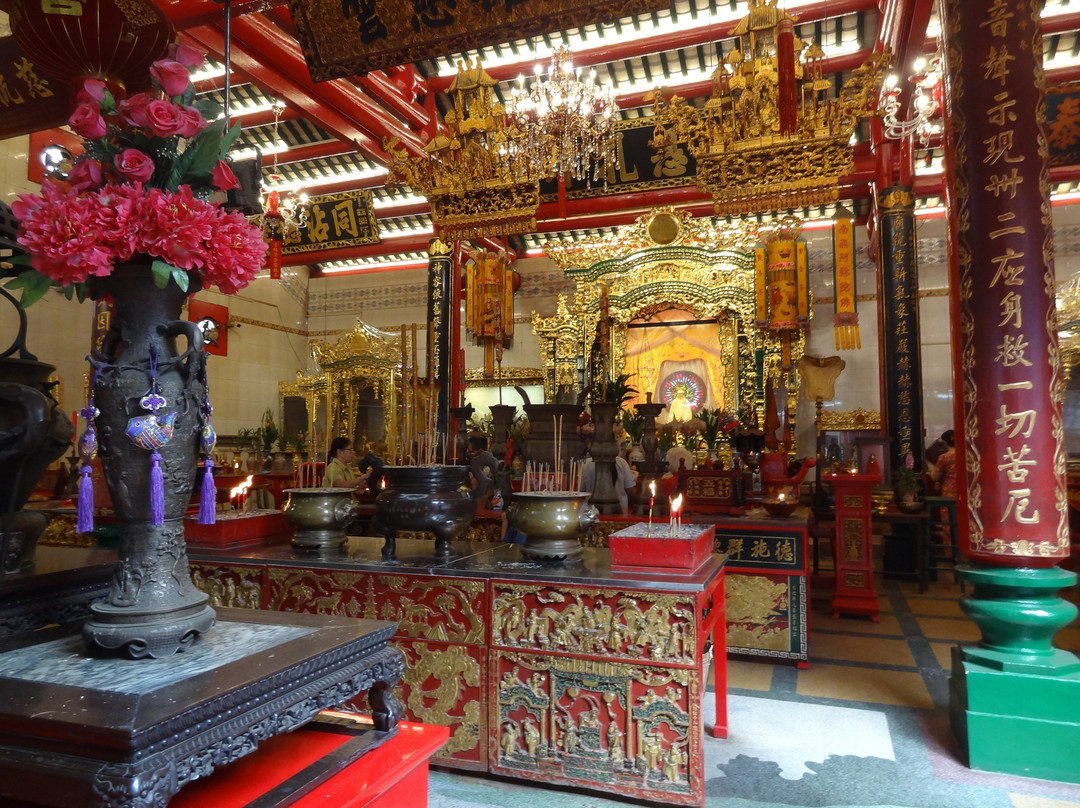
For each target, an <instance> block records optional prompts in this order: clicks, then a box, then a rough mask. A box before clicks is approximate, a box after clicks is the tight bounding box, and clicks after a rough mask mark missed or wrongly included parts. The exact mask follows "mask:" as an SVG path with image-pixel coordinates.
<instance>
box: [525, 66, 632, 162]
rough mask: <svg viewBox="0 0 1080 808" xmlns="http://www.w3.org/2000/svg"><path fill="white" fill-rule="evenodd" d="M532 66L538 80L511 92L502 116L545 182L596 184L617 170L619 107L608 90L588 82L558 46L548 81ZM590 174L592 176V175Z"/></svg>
mask: <svg viewBox="0 0 1080 808" xmlns="http://www.w3.org/2000/svg"><path fill="white" fill-rule="evenodd" d="M541 72H542V68H541V67H540V65H537V66H536V73H537V80H536V81H535V82H533V84H532V86H526V84H525V78H524V77H523V76H522V77H519V78H518V84H517V86H516V87H514V88H512V89H511V91H510V99H509V101H508V103H507V106H506V112H507V115H508V117H509V119H510V120H511V122H512V123H513V124H514V125H515V126H517V127H518V128H520V129H521V130H522V131H523V132H524V133H525V136H526V137H525V142H526V148H527V149H528V151H529V153H530V155H531V156H532V158H533V159H535V160H537V161H539V163H540V164H541V165H542V173H543V174H544V176H548V177H556V176H557V177H560V178H565V177H572V178H573V179H575V180H582V179H585V180H590V181H592V180H600V179H602V178H604V177H606V176H607V172H608V169H609V168H612V167H614V168H617V167H618V152H617V151H616V149H615V124H616V122H617V121H618V119H619V107H618V105H617V104H616V103H615V94H614V92H613V90H612V89H611V87H610V86H607V85H602V84H599V83H597V81H596V72H595V71H591V72H590V75H589V77H588V78H587V79H584V78H582V75H581V70H580V69H575V68H574V55H573V53H571V52H570V49H569V48H568V47H566V46H565V45H560V46H559V47H558V49H556V51H555V52H554V53H553V54H552V55H551V64H550V66H549V67H548V72H547V78H546V80H545V79H544V78H543V77H542V75H541ZM590 169H591V172H590Z"/></svg>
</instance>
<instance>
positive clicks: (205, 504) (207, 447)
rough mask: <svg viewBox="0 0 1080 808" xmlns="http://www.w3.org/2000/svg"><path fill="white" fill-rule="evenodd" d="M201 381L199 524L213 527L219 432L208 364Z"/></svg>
mask: <svg viewBox="0 0 1080 808" xmlns="http://www.w3.org/2000/svg"><path fill="white" fill-rule="evenodd" d="M199 379H200V381H202V383H203V401H202V407H201V411H200V420H201V421H202V437H201V445H202V453H203V480H202V486H201V487H200V489H199V524H200V525H212V524H214V523H215V522H216V521H217V501H216V500H217V489H216V488H215V487H214V446H215V445H217V432H215V431H214V425H213V424H211V423H210V414H211V413H213V411H214V408H213V407H211V406H210V383H209V381H208V380H207V378H206V363H205V362H203V363H202V367H201V368H200V370H199Z"/></svg>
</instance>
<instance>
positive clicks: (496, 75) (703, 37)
mask: <svg viewBox="0 0 1080 808" xmlns="http://www.w3.org/2000/svg"><path fill="white" fill-rule="evenodd" d="M876 8H877V0H833V2H820V3H811V4H809V5H805V6H802V7H801V8H797V9H794V10H792V15H793V16H795V17H797V18H798V20H799V22H798V24H799V25H802V24H809V23H814V22H818V21H821V20H824V19H828V18H832V17H841V16H844V15H846V14H855V13H860V12H868V11H872V10H874V9H876ZM740 21H741V17H740V18H737V19H733V20H729V21H727V22H725V23H723V24H721V25H713V24H708V23H706V24H700V23H699V24H695V23H693V22H690V23H687V24H685V25H680V26H679V28H678V30H676V31H671V32H668V33H664V34H660V35H658V36H651V37H649V38H647V39H633V38H626V39H622V40H615V39H614V38H613V37H610V38H608V39H607V40H605V41H604V42H602V43H601V44H598V45H595V46H594V47H591V48H580V47H579V48H575V49H574V66H575V67H595V66H597V65H603V64H607V63H609V62H613V61H618V60H621V59H634V58H640V57H641V56H643V55H650V54H654V53H666V52H667V51H673V50H680V49H682V48H693V47H698V46H703V45H711V44H712V43H714V42H718V41H720V40H722V39H729V38H731V36H732V35H733V31H734V30H735V27H736V26H737V25H738V24H739V22H740ZM535 63H536V60H535V59H533V58H531V57H529V58H525V59H521V60H519V61H516V62H513V63H510V64H500V65H492V66H491V67H485V68H484V69H485V70H486V71H487V73H488V74H489V75H490V76H491V77H492V78H493V79H495V80H496V81H513V80H514V79H516V78H517V77H518V76H519V75H525V76H531V75H533V65H534V64H535ZM453 80H454V77H453V76H433V77H431V78H430V79H428V83H429V85H430V86H431V89H432V90H434V91H436V92H446V90H447V89H449V87H450V84H451V83H452V82H453Z"/></svg>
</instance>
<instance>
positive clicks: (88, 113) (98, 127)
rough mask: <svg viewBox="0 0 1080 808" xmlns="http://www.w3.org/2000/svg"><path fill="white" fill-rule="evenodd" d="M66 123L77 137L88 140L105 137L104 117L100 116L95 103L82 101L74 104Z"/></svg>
mask: <svg viewBox="0 0 1080 808" xmlns="http://www.w3.org/2000/svg"><path fill="white" fill-rule="evenodd" d="M68 124H69V125H70V126H71V128H72V129H73V130H75V134H77V135H78V136H79V137H84V138H87V139H88V140H98V139H99V138H103V137H105V131H106V130H105V119H104V118H102V117H101V110H100V109H99V108H98V105H97V104H95V103H92V102H89V101H83V102H82V103H80V104H79V105H78V106H76V107H75V111H74V112H72V113H71V117H70V118H68Z"/></svg>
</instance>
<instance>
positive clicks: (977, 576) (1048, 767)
mask: <svg viewBox="0 0 1080 808" xmlns="http://www.w3.org/2000/svg"><path fill="white" fill-rule="evenodd" d="M957 570H958V571H959V572H960V574H961V576H962V577H963V579H964V580H965V581H966V582H968V583H971V584H972V587H973V591H972V593H971V594H970V595H967V596H965V597H963V598H961V600H960V607H961V609H962V610H963V611H964V613H965V614H966V615H967V616H968V617H970V618H971V619H972V620H974V621H975V623H976V624H977V625H978V626H979V629H980V630H981V631H982V640H981V641H980V642H979V644H978V645H977V646H961V647H956V648H953V653H952V677H951V678H950V680H949V718H950V722H951V724H952V730H953V734H954V735H955V736H956V739H957V742H958V744H959V746H960V750H961V753H962V754H963V755H964V757H965V762H966V763H967V765H968V766H969V767H971V768H972V769H977V770H980V771H988V772H998V773H1002V774H1018V775H1022V776H1024V777H1039V778H1042V779H1045V780H1059V781H1062V782H1066V783H1080V659H1077V657H1076V655H1074V654H1071V653H1069V652H1067V651H1062V650H1061V649H1058V648H1054V647H1053V638H1054V635H1055V634H1056V633H1057V632H1058V631H1060V630H1061V629H1062V628H1064V627H1065V626H1066V625H1068V624H1069V623H1070V622H1071V621H1072V620H1073V619H1074V618H1075V617H1076V613H1077V610H1076V607H1075V606H1074V605H1073V604H1071V603H1069V602H1068V601H1065V600H1063V599H1062V598H1060V597H1059V596H1058V595H1057V592H1058V591H1059V590H1061V589H1062V588H1064V587H1066V586H1070V585H1072V584H1073V583H1074V582H1075V581H1076V574H1075V573H1072V572H1068V571H1066V570H1062V569H1058V568H1057V567H1051V568H1042V569H1032V568H1009V567H991V566H982V565H976V564H961V565H958V566H957Z"/></svg>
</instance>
